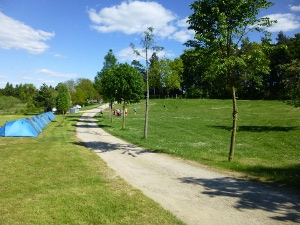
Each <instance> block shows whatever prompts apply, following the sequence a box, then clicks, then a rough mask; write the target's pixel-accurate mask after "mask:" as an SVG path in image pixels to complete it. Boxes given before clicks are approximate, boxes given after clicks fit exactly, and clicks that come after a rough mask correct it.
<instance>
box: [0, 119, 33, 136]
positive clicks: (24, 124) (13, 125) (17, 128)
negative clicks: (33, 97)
mask: <svg viewBox="0 0 300 225" xmlns="http://www.w3.org/2000/svg"><path fill="white" fill-rule="evenodd" d="M38 135H39V134H38V132H37V131H36V129H35V128H34V127H33V126H32V124H31V123H30V122H28V121H27V120H26V119H19V120H14V121H10V122H6V123H5V124H4V126H3V127H1V128H0V136H3V137H37V136H38Z"/></svg>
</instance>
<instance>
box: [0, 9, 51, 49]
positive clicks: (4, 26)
mask: <svg viewBox="0 0 300 225" xmlns="http://www.w3.org/2000/svg"><path fill="white" fill-rule="evenodd" d="M54 36H55V34H54V32H52V33H48V32H45V31H42V30H35V29H33V28H32V27H30V26H27V25H25V24H24V23H22V22H20V21H18V20H15V19H13V18H10V17H8V16H6V15H4V14H3V13H2V12H0V48H3V49H12V48H15V49H22V50H25V51H27V52H29V53H31V54H41V53H44V52H45V51H46V50H47V49H48V48H49V46H48V45H47V44H45V43H44V41H47V40H49V39H51V38H52V37H54Z"/></svg>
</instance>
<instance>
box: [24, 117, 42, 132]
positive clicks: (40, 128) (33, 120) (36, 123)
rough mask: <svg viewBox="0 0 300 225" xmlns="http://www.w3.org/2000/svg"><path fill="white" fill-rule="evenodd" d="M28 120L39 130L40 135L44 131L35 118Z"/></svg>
mask: <svg viewBox="0 0 300 225" xmlns="http://www.w3.org/2000/svg"><path fill="white" fill-rule="evenodd" d="M27 120H30V121H31V122H32V123H33V126H34V127H35V129H36V130H38V133H41V132H42V131H43V127H42V126H41V125H40V124H39V123H38V122H37V121H36V120H35V119H34V117H31V118H27Z"/></svg>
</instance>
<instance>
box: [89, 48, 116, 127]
mask: <svg viewBox="0 0 300 225" xmlns="http://www.w3.org/2000/svg"><path fill="white" fill-rule="evenodd" d="M116 65H117V58H116V57H115V56H114V54H113V50H112V49H109V51H108V53H107V55H106V56H104V63H103V68H102V70H101V71H100V72H98V73H97V75H96V77H95V82H94V83H95V84H94V86H95V89H96V90H97V92H98V93H99V94H100V95H102V97H103V98H104V100H106V101H109V103H110V107H109V111H110V112H109V115H110V120H111V122H112V106H113V102H114V98H113V96H112V95H111V92H110V91H111V90H109V88H111V87H112V85H114V84H113V83H111V82H110V77H111V76H112V75H113V74H111V71H112V70H111V69H112V68H113V67H115V66H116ZM106 82H107V83H106ZM105 83H106V84H105Z"/></svg>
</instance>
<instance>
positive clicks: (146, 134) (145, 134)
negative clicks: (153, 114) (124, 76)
mask: <svg viewBox="0 0 300 225" xmlns="http://www.w3.org/2000/svg"><path fill="white" fill-rule="evenodd" d="M148 63H149V62H148V49H147V48H146V88H147V96H146V112H145V127H144V138H145V139H147V138H148V115H149V64H148Z"/></svg>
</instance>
